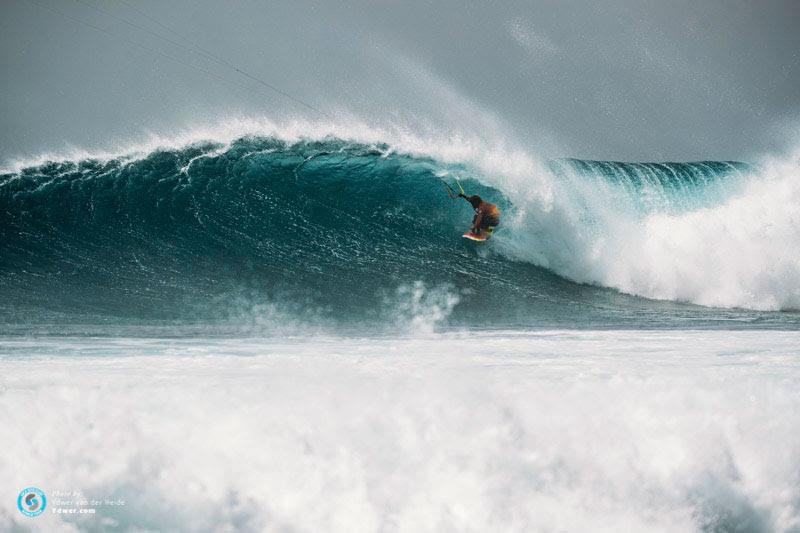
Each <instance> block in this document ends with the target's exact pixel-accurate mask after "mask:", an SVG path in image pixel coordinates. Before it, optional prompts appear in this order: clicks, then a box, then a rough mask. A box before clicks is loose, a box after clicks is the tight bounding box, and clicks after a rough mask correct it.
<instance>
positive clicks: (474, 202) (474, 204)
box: [467, 194, 483, 209]
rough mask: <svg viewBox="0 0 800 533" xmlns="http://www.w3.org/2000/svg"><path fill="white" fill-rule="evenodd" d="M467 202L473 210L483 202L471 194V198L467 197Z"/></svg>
mask: <svg viewBox="0 0 800 533" xmlns="http://www.w3.org/2000/svg"><path fill="white" fill-rule="evenodd" d="M467 201H468V202H469V203H471V204H472V207H474V208H475V209H478V206H479V205H481V203H482V202H483V200H481V197H480V196H478V195H477V194H473V195H472V196H468V197H467Z"/></svg>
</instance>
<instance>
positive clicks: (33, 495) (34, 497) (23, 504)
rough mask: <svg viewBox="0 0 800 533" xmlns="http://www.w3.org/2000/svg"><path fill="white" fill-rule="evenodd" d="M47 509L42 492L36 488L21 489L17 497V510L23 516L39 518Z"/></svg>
mask: <svg viewBox="0 0 800 533" xmlns="http://www.w3.org/2000/svg"><path fill="white" fill-rule="evenodd" d="M45 507H47V498H46V497H45V495H44V492H42V491H40V490H39V489H37V488H36V487H28V488H27V489H23V491H22V492H20V493H19V496H17V508H18V509H19V512H20V513H22V514H24V515H25V516H39V515H40V514H42V513H43V512H44V508H45Z"/></svg>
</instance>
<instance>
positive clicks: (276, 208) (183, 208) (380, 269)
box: [0, 137, 800, 328]
mask: <svg viewBox="0 0 800 533" xmlns="http://www.w3.org/2000/svg"><path fill="white" fill-rule="evenodd" d="M453 159H454V158H436V157H433V156H425V155H423V154H420V153H413V155H412V153H403V152H400V151H396V150H395V149H393V148H392V147H391V146H389V145H388V144H383V143H358V142H350V141H345V140H341V139H337V138H332V137H325V138H321V139H320V140H292V141H289V140H283V139H281V138H278V137H243V138H239V139H237V140H235V141H233V142H230V143H215V142H206V143H199V144H191V145H188V146H183V147H179V148H174V149H159V150H155V151H152V152H150V153H147V154H145V155H144V156H142V157H138V158H133V157H115V158H110V159H102V160H101V159H93V158H87V159H82V160H75V161H61V162H47V163H43V164H37V165H30V166H23V167H22V168H20V169H18V170H15V171H11V172H7V173H5V174H2V175H0V240H1V242H0V300H3V301H4V302H6V303H5V304H0V306H2V313H3V316H4V318H5V321H6V322H7V323H10V322H19V321H26V320H41V319H42V317H44V318H46V319H48V320H61V319H65V318H69V317H72V318H74V317H76V316H82V317H93V319H96V318H98V317H99V318H103V317H112V318H114V319H126V318H130V319H136V320H140V319H153V320H164V319H172V320H189V321H191V320H195V319H204V320H205V319H209V318H214V319H224V320H229V319H232V320H238V321H244V322H250V323H254V324H257V325H265V324H274V323H283V324H286V323H287V322H290V321H293V322H295V323H301V324H304V325H309V324H331V323H332V324H336V325H337V326H343V325H346V324H347V323H364V322H365V321H366V322H370V321H372V322H374V323H376V324H394V325H402V326H403V327H406V326H408V327H411V328H427V327H432V325H435V324H439V323H444V322H447V323H454V324H459V323H465V324H471V325H472V326H493V325H498V324H505V325H514V324H524V325H528V326H531V325H540V326H552V325H556V324H557V325H568V324H573V323H574V322H575V321H576V320H579V321H580V323H581V324H584V325H594V326H598V325H608V326H611V325H614V326H620V325H626V324H628V325H640V324H639V321H642V320H644V321H646V323H647V324H648V325H650V326H657V325H658V324H659V323H666V322H670V321H673V320H674V318H675V317H676V316H679V317H684V318H686V319H687V320H691V321H693V323H695V324H697V325H702V323H703V321H707V320H710V321H719V320H730V319H731V318H733V320H743V321H748V320H757V321H761V322H762V323H763V322H764V321H767V322H770V321H775V320H777V321H786V320H790V321H791V320H794V319H791V318H786V314H783V317H777V318H776V317H774V316H772V315H769V314H767V315H765V314H764V313H758V312H755V311H752V310H762V311H769V310H781V309H793V308H798V307H800V293H799V292H798V291H799V290H800V289H798V287H800V261H799V260H798V258H797V254H796V250H797V249H800V247H798V245H800V238H798V230H797V225H796V221H797V218H792V217H796V208H794V207H791V205H790V206H788V207H787V205H785V204H786V202H787V200H789V201H791V200H792V199H794V200H795V202H794V204H793V205H794V206H796V205H798V203H800V198H798V192H797V185H796V183H795V184H789V182H787V181H786V180H785V179H782V177H781V176H778V177H775V178H770V179H761V180H756V179H755V178H753V175H762V176H763V171H761V170H758V171H757V170H756V169H754V168H753V167H750V166H748V165H745V164H742V163H735V162H700V163H684V164H670V163H663V164H644V163H640V164H631V163H613V162H598V161H580V160H557V161H552V162H550V163H549V165H548V166H547V167H546V168H544V170H543V171H541V172H539V173H537V174H536V175H535V176H531V175H527V176H526V175H524V174H525V173H524V172H523V173H518V174H517V175H511V174H507V175H504V174H503V173H487V172H486V171H485V170H483V171H482V170H480V165H475V164H473V163H472V162H470V161H464V162H460V161H458V160H453ZM445 160H447V162H445ZM759 173H761V174H759ZM456 176H457V177H460V178H461V180H462V183H463V185H464V187H465V188H466V189H467V190H468V192H470V193H473V194H480V195H481V196H483V197H485V198H487V199H489V200H491V201H494V202H496V203H498V204H499V206H500V208H501V210H503V212H504V219H503V223H502V225H501V227H500V228H499V230H498V232H497V234H496V236H495V238H494V239H493V240H492V241H491V242H490V243H488V244H486V245H477V246H476V245H474V244H473V243H469V242H466V241H464V240H463V239H461V238H460V234H461V233H462V232H463V231H464V230H465V229H466V228H468V226H469V223H470V220H471V216H472V213H471V209H470V207H469V205H468V204H467V203H466V202H463V201H458V202H455V201H452V200H450V199H449V198H448V197H447V196H446V195H445V191H444V188H443V186H442V183H441V179H442V178H445V179H448V180H451V181H452V179H453V178H454V177H456ZM787 197H788V198H787ZM790 203H791V202H790ZM791 209H794V210H795V211H791ZM793 221H794V222H793ZM792 224H794V225H792ZM792 246H793V248H791V247H792ZM792 250H795V251H792ZM575 282H578V283H575ZM612 289H614V290H612ZM618 291H622V292H623V293H628V294H631V295H638V296H644V297H646V298H654V299H661V300H668V301H666V302H655V301H649V300H644V299H641V298H637V297H634V296H627V295H625V294H621V293H620V292H618ZM689 303H695V304H702V305H710V306H720V307H729V308H740V309H739V310H727V311H722V310H717V311H711V310H707V309H702V308H697V307H696V306H692V305H686V304H689ZM748 309H750V310H751V311H748ZM682 325H683V326H685V325H686V324H685V323H682Z"/></svg>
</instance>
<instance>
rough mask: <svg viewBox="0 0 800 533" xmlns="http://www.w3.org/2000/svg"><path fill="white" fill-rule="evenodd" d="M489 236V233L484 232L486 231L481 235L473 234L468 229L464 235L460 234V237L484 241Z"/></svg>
mask: <svg viewBox="0 0 800 533" xmlns="http://www.w3.org/2000/svg"><path fill="white" fill-rule="evenodd" d="M490 236H491V235H490V234H488V233H486V232H484V233H482V234H481V235H475V234H474V233H472V232H470V231H468V232H466V233H465V234H464V235H462V237H464V238H465V239H469V240H471V241H475V242H484V241H485V240H487V239H488V238H489V237H490Z"/></svg>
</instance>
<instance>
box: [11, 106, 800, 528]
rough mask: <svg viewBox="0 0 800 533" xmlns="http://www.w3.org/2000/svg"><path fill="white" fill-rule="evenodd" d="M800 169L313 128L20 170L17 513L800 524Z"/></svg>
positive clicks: (16, 210) (178, 518)
mask: <svg viewBox="0 0 800 533" xmlns="http://www.w3.org/2000/svg"><path fill="white" fill-rule="evenodd" d="M799 172H800V171H799V170H798V163H797V157H796V156H788V157H782V158H775V157H772V158H767V157H765V158H762V159H761V160H758V161H711V160H707V161H690V162H615V161H594V160H584V159H572V158H562V159H549V160H544V159H540V158H538V157H536V156H535V155H534V154H533V153H532V151H531V150H527V149H525V148H523V147H519V146H516V145H513V144H511V143H509V142H506V141H502V140H499V139H496V138H494V139H488V140H487V139H485V138H483V139H482V138H478V137H471V136H467V135H458V134H448V135H434V134H423V133H419V132H415V133H412V132H409V131H407V130H404V129H402V128H397V129H393V130H388V129H379V128H371V127H366V126H363V125H355V126H353V125H348V126H343V125H339V126H332V125H329V124H319V123H306V122H297V123H291V124H283V125H277V124H273V123H266V122H261V123H252V122H248V123H246V124H242V123H237V124H234V125H231V126H225V127H217V128H211V129H206V130H194V131H191V132H188V133H187V134H186V135H183V136H178V137H176V138H171V139H168V138H158V137H154V138H153V139H152V141H151V142H149V143H146V144H145V145H141V146H137V147H133V148H131V147H120V148H119V149H113V150H108V151H106V152H105V153H100V152H90V151H79V150H76V151H73V153H62V154H56V153H53V154H46V155H43V156H41V157H37V158H29V159H26V160H20V161H16V162H9V163H8V164H7V165H6V168H4V169H3V170H0V425H2V427H3V428H11V430H4V431H3V432H2V433H0V449H3V450H4V452H5V453H4V454H3V455H2V456H0V479H3V480H4V482H3V483H2V488H0V530H4V531H5V530H9V531H14V530H18V531H27V530H30V531H69V532H72V531H175V530H186V531H286V530H296V531H347V532H350V531H553V532H556V531H609V532H610V531H664V532H667V531H714V532H727V531H754V532H762V531H763V532H767V531H796V530H798V529H800V479H798V472H800V461H798V458H800V416H798V413H800V392H798V391H800V387H798V385H800V362H799V361H798V356H799V355H800V353H798V352H800V349H798V347H800V313H798V310H799V309H800V254H798V252H797V250H798V249H800V180H798V173H799ZM455 180H459V182H460V183H461V184H462V185H463V186H464V188H465V189H466V190H467V192H468V193H471V194H480V195H481V196H482V197H484V198H485V199H487V200H489V201H492V202H494V203H497V204H498V205H499V207H500V209H501V210H502V212H503V219H502V223H501V225H500V226H499V227H498V229H497V231H496V232H495V235H494V237H493V238H492V239H491V240H490V241H489V242H488V243H485V244H480V245H476V244H475V243H471V242H467V241H465V240H463V239H461V237H460V235H461V233H463V231H464V230H465V229H466V228H467V227H468V225H469V222H470V220H471V217H472V211H471V209H470V208H469V205H468V204H467V203H466V202H463V201H453V200H451V199H450V198H448V196H447V195H446V193H445V188H444V185H443V181H444V182H446V183H450V184H452V183H454V182H455ZM29 486H36V487H38V488H40V489H42V490H43V491H44V492H45V493H49V494H50V497H51V505H52V502H53V501H55V499H54V498H53V497H52V495H53V494H54V493H63V492H69V491H73V492H76V491H77V492H79V493H81V494H83V495H85V497H86V498H89V499H91V498H99V499H103V498H107V499H111V500H114V501H117V502H119V501H123V502H124V504H121V505H114V506H111V505H99V506H97V508H96V512H95V513H94V514H93V515H91V516H86V515H77V514H76V515H69V514H63V515H62V514H56V513H53V512H51V511H52V509H53V508H55V507H51V509H48V512H46V513H45V514H43V515H42V516H40V517H38V518H36V519H29V518H27V517H25V516H23V515H21V514H20V513H19V511H18V510H17V508H16V498H17V495H18V493H19V491H20V490H21V489H23V488H25V487H29Z"/></svg>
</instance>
